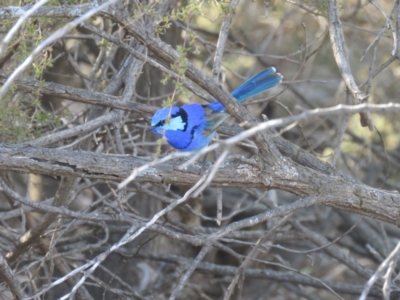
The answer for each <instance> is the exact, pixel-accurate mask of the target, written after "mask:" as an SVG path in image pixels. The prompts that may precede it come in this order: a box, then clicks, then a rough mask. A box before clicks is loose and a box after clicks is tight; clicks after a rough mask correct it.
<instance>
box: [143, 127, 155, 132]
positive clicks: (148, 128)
mask: <svg viewBox="0 0 400 300" xmlns="http://www.w3.org/2000/svg"><path fill="white" fill-rule="evenodd" d="M153 129H154V126H150V127H147V128H146V130H145V131H146V132H149V131H152V130H153Z"/></svg>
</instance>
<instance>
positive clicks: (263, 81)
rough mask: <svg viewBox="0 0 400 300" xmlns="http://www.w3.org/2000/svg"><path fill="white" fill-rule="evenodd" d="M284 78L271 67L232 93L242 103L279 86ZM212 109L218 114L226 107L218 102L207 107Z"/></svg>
mask: <svg viewBox="0 0 400 300" xmlns="http://www.w3.org/2000/svg"><path fill="white" fill-rule="evenodd" d="M282 78H283V76H282V75H281V74H279V73H276V69H275V68H273V67H271V68H268V69H265V70H263V71H261V72H260V73H258V74H256V75H254V76H253V77H251V78H250V79H248V80H247V81H246V82H244V83H243V84H242V85H241V86H239V87H238V88H237V89H235V90H234V91H233V92H232V96H233V97H235V98H236V99H237V100H238V101H239V102H242V101H244V100H246V99H248V98H250V97H252V96H255V95H258V94H260V93H262V92H264V91H266V90H269V89H270V88H273V87H274V86H276V85H278V84H279V83H280V82H281V81H282ZM206 106H207V107H209V108H211V110H212V111H214V112H218V111H223V110H225V107H224V106H223V105H222V104H221V103H220V102H218V101H215V102H213V103H210V104H208V105H206Z"/></svg>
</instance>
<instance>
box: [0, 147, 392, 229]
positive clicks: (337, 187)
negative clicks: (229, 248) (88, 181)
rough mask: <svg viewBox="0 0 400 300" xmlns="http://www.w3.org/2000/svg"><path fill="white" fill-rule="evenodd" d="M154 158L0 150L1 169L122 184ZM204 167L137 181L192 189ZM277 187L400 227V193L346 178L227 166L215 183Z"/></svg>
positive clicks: (169, 167) (158, 171)
mask: <svg viewBox="0 0 400 300" xmlns="http://www.w3.org/2000/svg"><path fill="white" fill-rule="evenodd" d="M151 161H152V158H150V157H148V158H143V157H140V158H138V157H131V156H117V155H104V154H99V153H92V152H85V151H64V150H56V149H43V148H34V147H29V146H27V147H20V145H14V146H13V145H8V146H4V145H3V146H2V147H0V168H1V169H0V170H3V171H16V172H23V173H27V172H30V173H37V174H47V175H52V176H81V177H87V178H100V179H104V180H123V179H125V178H126V177H128V176H129V175H130V174H131V172H132V170H134V169H136V168H138V167H140V166H142V165H143V163H144V162H151ZM201 170H202V166H201V164H200V165H199V164H194V165H192V166H189V167H187V169H186V170H179V169H178V166H176V165H175V164H174V163H173V162H167V163H164V164H162V165H157V166H154V167H151V168H149V169H147V170H145V171H143V172H141V173H139V174H137V176H136V181H138V182H144V181H147V182H153V183H161V184H179V185H194V184H196V182H197V181H198V180H199V179H200V177H201V175H199V174H200V173H201ZM226 185H229V186H230V187H240V188H251V187H257V188H263V189H279V190H283V191H288V192H290V193H294V194H297V195H299V196H309V195H315V196H318V197H319V198H321V199H323V202H324V203H325V204H326V205H328V206H331V207H336V208H339V209H342V210H345V211H349V212H353V213H357V214H361V215H366V216H369V217H371V218H375V219H379V220H383V221H386V222H389V223H392V224H395V225H400V219H399V215H400V195H399V193H397V192H387V191H383V190H379V189H374V188H371V187H368V186H366V185H364V184H361V183H355V182H354V181H349V179H348V177H347V176H344V175H343V176H341V175H339V174H332V175H326V174H322V173H320V172H318V171H315V170H312V169H310V168H307V167H302V166H299V165H297V164H292V165H291V167H290V168H289V169H287V170H286V171H281V172H280V171H277V170H274V169H271V168H268V167H267V168H265V169H262V168H261V169H259V168H257V167H255V166H254V165H253V164H246V163H242V162H240V163H239V162H230V163H228V164H224V165H223V166H222V167H221V168H220V169H219V170H218V173H217V174H216V176H215V178H214V180H213V181H212V183H211V186H213V187H225V186H226Z"/></svg>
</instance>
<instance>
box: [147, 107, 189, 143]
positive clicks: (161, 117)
mask: <svg viewBox="0 0 400 300" xmlns="http://www.w3.org/2000/svg"><path fill="white" fill-rule="evenodd" d="M187 118H188V115H187V113H186V111H185V110H184V109H182V108H180V107H176V106H172V107H166V108H162V109H160V110H158V111H157V112H156V113H155V114H154V116H153V118H152V119H151V127H150V128H149V130H153V132H154V133H155V134H157V135H158V136H160V137H162V136H163V135H164V131H165V130H175V131H176V130H185V129H186V128H187Z"/></svg>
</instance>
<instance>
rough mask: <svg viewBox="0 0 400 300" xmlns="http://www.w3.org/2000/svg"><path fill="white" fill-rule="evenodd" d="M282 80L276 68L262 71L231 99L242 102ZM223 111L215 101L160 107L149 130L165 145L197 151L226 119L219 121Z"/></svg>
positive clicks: (235, 92)
mask: <svg viewBox="0 0 400 300" xmlns="http://www.w3.org/2000/svg"><path fill="white" fill-rule="evenodd" d="M282 78H283V76H282V75H281V74H279V73H276V69H275V68H272V67H271V68H268V69H265V70H263V71H261V72H260V73H258V74H256V75H254V76H253V77H251V78H250V79H248V80H247V81H246V82H244V83H243V84H242V85H241V86H239V87H238V88H237V89H235V90H234V91H233V92H232V96H233V97H234V98H236V99H237V100H238V101H239V102H243V101H244V100H246V99H248V98H250V97H252V96H255V95H258V94H260V93H262V92H264V91H266V90H269V89H270V88H273V87H274V86H276V85H278V84H279V83H280V82H281V81H282ZM224 110H225V107H224V106H223V105H222V104H221V103H220V102H218V101H215V102H212V103H210V104H206V105H201V104H198V103H192V104H186V105H183V106H179V107H178V106H171V107H167V108H162V109H160V110H158V111H157V112H156V113H155V114H154V116H153V118H152V119H151V127H150V129H149V130H152V131H153V132H154V133H155V134H156V135H158V136H159V137H165V138H166V140H167V142H168V144H170V145H171V146H172V147H174V148H175V149H178V150H180V151H194V150H200V149H201V148H204V147H205V146H207V145H208V144H209V143H210V142H211V140H212V139H213V137H214V136H215V133H216V131H215V129H216V128H217V127H218V126H219V125H220V124H221V123H222V122H223V120H225V118H222V121H221V117H220V116H221V113H220V112H223V111H224ZM218 115H219V116H218ZM218 117H219V119H220V120H219V121H218Z"/></svg>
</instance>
